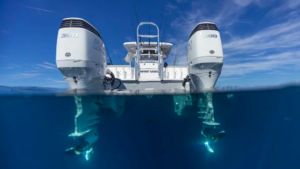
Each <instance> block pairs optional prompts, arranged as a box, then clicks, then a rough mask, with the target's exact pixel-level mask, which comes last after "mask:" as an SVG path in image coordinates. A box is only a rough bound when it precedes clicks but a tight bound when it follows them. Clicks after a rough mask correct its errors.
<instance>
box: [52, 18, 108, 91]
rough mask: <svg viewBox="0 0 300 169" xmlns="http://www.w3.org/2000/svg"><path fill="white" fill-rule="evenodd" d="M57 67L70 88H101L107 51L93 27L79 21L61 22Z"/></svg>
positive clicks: (71, 19) (72, 19)
mask: <svg viewBox="0 0 300 169" xmlns="http://www.w3.org/2000/svg"><path fill="white" fill-rule="evenodd" d="M56 64H57V67H58V69H59V70H60V72H61V73H62V75H63V77H64V78H65V80H66V81H67V82H68V84H69V85H70V87H71V88H72V89H90V88H98V89H99V88H101V86H102V84H103V79H104V75H105V72H106V52H105V45H104V43H103V40H102V38H101V35H100V34H99V32H98V31H97V30H96V28H95V27H93V26H92V25H91V24H90V23H88V22H87V21H85V20H84V19H81V18H65V19H63V21H62V23H61V25H60V29H59V31H58V36H57V46H56Z"/></svg>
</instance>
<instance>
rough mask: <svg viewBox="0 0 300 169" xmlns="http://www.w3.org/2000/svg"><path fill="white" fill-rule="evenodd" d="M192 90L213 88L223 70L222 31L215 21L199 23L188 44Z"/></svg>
mask: <svg viewBox="0 0 300 169" xmlns="http://www.w3.org/2000/svg"><path fill="white" fill-rule="evenodd" d="M187 51H188V69H189V76H190V90H191V92H199V91H201V90H203V89H212V88H213V87H214V86H215V84H216V82H217V80H218V78H219V76H220V74H221V70H222V66H223V49H222V42H221V37H220V33H219V31H218V28H217V26H216V25H215V24H214V23H210V22H203V23H199V24H198V25H197V26H196V27H195V28H194V30H193V31H192V33H191V35H190V39H189V41H188V45H187Z"/></svg>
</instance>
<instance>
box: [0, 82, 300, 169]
mask: <svg viewBox="0 0 300 169" xmlns="http://www.w3.org/2000/svg"><path fill="white" fill-rule="evenodd" d="M34 90H35V89H29V91H25V92H24V90H23V91H19V92H18V91H16V90H14V91H11V90H8V89H7V90H2V91H1V95H0V168H1V169H25V168H26V169H27V168H28V169H53V168H64V169H67V168H70V169H79V168H86V169H166V168H171V169H196V168H209V169H220V168H222V169H241V168H243V169H254V168H255V169H262V168H272V169H294V168H295V169H298V168H300V167H299V157H300V154H299V152H300V146H299V144H300V95H299V94H300V87H297V86H294V87H293V86H290V87H285V88H281V89H272V90H249V91H227V92H226V91H222V92H216V93H213V94H212V95H213V107H214V117H215V120H216V121H217V122H219V123H220V124H221V125H220V126H217V127H216V129H214V130H216V131H221V130H224V131H225V132H226V136H225V137H224V138H222V139H220V140H219V141H218V142H217V143H216V144H215V146H214V153H210V152H208V151H207V150H206V148H205V146H204V144H203V136H202V135H201V129H202V119H199V118H198V116H199V113H197V109H196V108H195V107H193V106H189V107H186V108H185V109H183V111H182V113H181V115H178V114H177V113H175V111H174V107H175V106H174V99H173V97H174V96H173V95H153V96H152V97H149V96H148V97H147V96H143V95H142V96H114V97H116V98H120V97H122V99H121V100H123V101H124V107H123V108H124V111H123V113H121V114H118V115H116V114H114V113H113V112H112V111H109V110H107V111H106V113H105V111H102V113H100V116H101V117H100V123H98V124H97V128H98V135H99V139H98V141H97V142H96V143H95V144H94V154H93V156H92V158H91V159H90V160H89V161H87V160H85V159H84V157H83V156H81V155H80V156H76V155H74V156H70V155H67V154H66V153H65V150H66V149H67V148H69V147H71V146H75V145H77V143H78V142H77V141H76V140H74V139H73V138H72V137H69V136H68V135H69V134H70V133H72V132H74V116H75V114H76V111H77V108H76V104H75V99H74V96H72V95H57V94H55V93H51V92H49V91H52V92H53V90H49V91H47V92H44V93H43V91H39V92H30V91H34ZM199 95H201V94H199ZM77 97H82V98H89V97H98V96H97V95H86V96H77ZM99 97H103V98H106V97H111V96H106V95H102V96H99ZM117 100H118V99H117Z"/></svg>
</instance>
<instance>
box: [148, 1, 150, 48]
mask: <svg viewBox="0 0 300 169" xmlns="http://www.w3.org/2000/svg"><path fill="white" fill-rule="evenodd" d="M148 6H149V22H150V0H148ZM149 35H150V25H149ZM149 47H150V38H149Z"/></svg>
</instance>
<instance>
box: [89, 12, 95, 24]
mask: <svg viewBox="0 0 300 169" xmlns="http://www.w3.org/2000/svg"><path fill="white" fill-rule="evenodd" d="M89 14H90V17H91V20H92V24H93V25H94V20H93V17H92V14H91V13H90V12H89Z"/></svg>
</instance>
